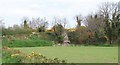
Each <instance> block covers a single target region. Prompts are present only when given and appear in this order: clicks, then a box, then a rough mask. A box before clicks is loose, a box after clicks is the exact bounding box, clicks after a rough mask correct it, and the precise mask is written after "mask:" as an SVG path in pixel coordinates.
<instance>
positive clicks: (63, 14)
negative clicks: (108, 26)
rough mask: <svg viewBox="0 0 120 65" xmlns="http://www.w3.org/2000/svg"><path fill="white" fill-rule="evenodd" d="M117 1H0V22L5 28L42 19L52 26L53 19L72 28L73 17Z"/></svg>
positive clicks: (92, 11)
mask: <svg viewBox="0 0 120 65" xmlns="http://www.w3.org/2000/svg"><path fill="white" fill-rule="evenodd" d="M118 1H119V0H0V20H1V19H2V20H3V22H4V23H5V26H6V27H9V26H13V25H14V24H21V23H22V19H23V18H24V17H28V18H30V19H31V18H38V17H40V18H44V17H46V19H47V20H48V22H49V27H50V26H51V25H52V24H53V18H54V17H58V18H66V19H67V23H68V25H67V27H68V28H70V27H74V26H75V25H76V24H75V16H76V15H79V14H81V15H82V16H87V15H88V14H91V13H95V12H96V11H97V10H98V6H99V5H101V3H103V2H118Z"/></svg>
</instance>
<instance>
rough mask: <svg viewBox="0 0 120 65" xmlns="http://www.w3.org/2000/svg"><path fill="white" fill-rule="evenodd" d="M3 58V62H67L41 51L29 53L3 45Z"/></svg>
mask: <svg viewBox="0 0 120 65" xmlns="http://www.w3.org/2000/svg"><path fill="white" fill-rule="evenodd" d="M2 50H3V52H2V55H3V56H2V60H3V63H65V62H66V61H65V60H60V59H58V58H53V59H50V58H47V57H46V56H44V55H43V54H41V53H35V52H32V53H31V54H29V55H26V54H24V53H22V52H21V51H20V50H14V49H10V48H8V47H3V49H2Z"/></svg>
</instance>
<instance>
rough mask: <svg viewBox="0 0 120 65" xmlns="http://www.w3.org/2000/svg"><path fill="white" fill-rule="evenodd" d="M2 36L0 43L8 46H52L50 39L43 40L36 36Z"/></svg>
mask: <svg viewBox="0 0 120 65" xmlns="http://www.w3.org/2000/svg"><path fill="white" fill-rule="evenodd" d="M8 39H9V38H6V37H5V38H3V41H2V45H3V46H8V47H38V46H52V41H49V40H43V39H40V38H38V37H35V36H34V37H33V36H32V37H29V38H28V39H24V40H22V39H21V40H20V39H12V40H8Z"/></svg>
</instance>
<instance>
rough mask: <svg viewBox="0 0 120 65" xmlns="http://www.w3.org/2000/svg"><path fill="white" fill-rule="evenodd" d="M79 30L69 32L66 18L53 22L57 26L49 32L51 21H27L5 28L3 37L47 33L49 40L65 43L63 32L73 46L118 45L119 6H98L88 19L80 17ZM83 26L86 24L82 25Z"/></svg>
mask: <svg viewBox="0 0 120 65" xmlns="http://www.w3.org/2000/svg"><path fill="white" fill-rule="evenodd" d="M75 18H76V21H75V22H76V23H77V25H76V27H75V28H71V29H67V28H65V26H66V25H67V20H66V18H63V19H59V18H55V19H54V21H53V22H54V25H53V27H52V28H51V29H50V30H47V27H48V25H49V24H48V21H47V19H46V18H33V19H32V20H29V19H28V18H24V20H23V24H21V26H18V25H14V26H13V27H8V28H5V27H4V26H3V27H2V33H3V35H15V34H31V33H32V32H38V33H45V35H46V36H48V38H50V39H51V40H52V41H55V42H57V43H63V38H64V36H63V35H62V33H63V32H66V33H67V35H68V39H69V40H70V43H71V44H94V45H99V44H104V43H109V44H115V43H120V10H119V9H118V3H113V2H105V3H102V4H101V6H99V10H98V11H97V12H96V13H95V14H89V15H88V16H86V17H82V15H78V16H76V17H75ZM81 24H84V26H82V25H81Z"/></svg>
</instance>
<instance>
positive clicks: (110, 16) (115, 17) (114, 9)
mask: <svg viewBox="0 0 120 65" xmlns="http://www.w3.org/2000/svg"><path fill="white" fill-rule="evenodd" d="M99 12H100V13H101V15H103V16H104V22H105V32H106V35H107V37H108V38H109V42H110V44H111V43H113V41H114V40H115V39H116V38H117V35H116V34H118V29H119V26H120V24H119V20H120V19H119V17H120V14H119V10H118V3H110V2H105V3H103V4H102V5H101V6H100V7H99ZM116 32H117V33H116Z"/></svg>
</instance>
